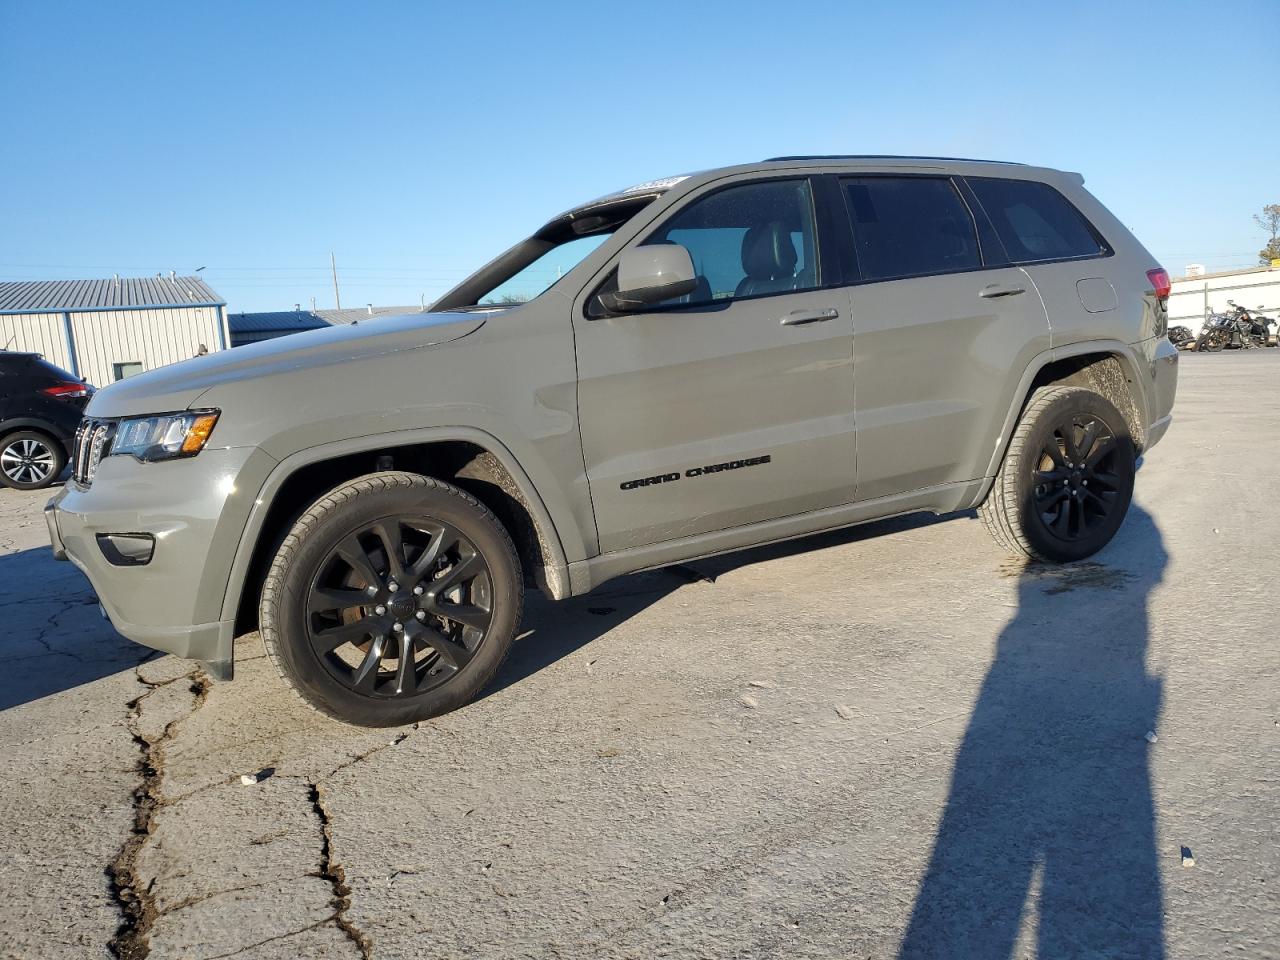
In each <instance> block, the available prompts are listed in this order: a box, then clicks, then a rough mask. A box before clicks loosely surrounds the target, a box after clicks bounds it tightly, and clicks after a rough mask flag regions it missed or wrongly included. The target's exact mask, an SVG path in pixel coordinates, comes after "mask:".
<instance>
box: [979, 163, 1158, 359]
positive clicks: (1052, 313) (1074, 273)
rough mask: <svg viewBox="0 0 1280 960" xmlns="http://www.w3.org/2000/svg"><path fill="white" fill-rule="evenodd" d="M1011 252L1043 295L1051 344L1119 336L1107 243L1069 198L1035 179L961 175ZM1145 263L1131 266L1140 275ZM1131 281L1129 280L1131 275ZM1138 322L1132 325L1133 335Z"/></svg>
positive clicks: (1117, 306)
mask: <svg viewBox="0 0 1280 960" xmlns="http://www.w3.org/2000/svg"><path fill="white" fill-rule="evenodd" d="M965 183H966V185H967V186H968V188H969V189H971V190H972V191H973V193H974V195H975V196H976V198H977V202H978V204H979V205H980V206H981V208H982V210H983V212H984V213H985V214H986V216H987V218H988V219H989V220H990V222H991V225H992V226H993V227H994V229H995V231H996V233H997V234H998V235H999V237H1000V241H1001V243H1002V245H1003V247H1004V249H1005V251H1006V252H1007V253H1008V255H1009V259H1010V260H1011V261H1012V262H1013V263H1016V264H1019V265H1020V266H1021V267H1022V268H1023V269H1024V270H1026V272H1027V275H1028V276H1030V277H1031V280H1032V282H1033V283H1034V284H1035V285H1036V289H1037V291H1038V292H1039V294H1040V296H1041V297H1042V298H1043V300H1044V302H1045V303H1046V304H1048V305H1049V325H1050V326H1051V327H1052V329H1053V345H1054V346H1055V347H1060V346H1064V345H1066V344H1069V343H1075V342H1078V341H1080V340H1090V339H1110V338H1114V337H1115V336H1116V329H1117V325H1118V324H1117V320H1116V310H1117V309H1118V308H1119V306H1120V299H1119V293H1118V292H1117V290H1116V287H1115V285H1114V284H1113V282H1112V281H1113V279H1114V274H1115V262H1114V261H1109V260H1107V259H1106V258H1109V257H1110V256H1111V253H1112V250H1111V247H1110V245H1108V243H1107V242H1106V240H1104V239H1103V237H1102V235H1101V234H1100V233H1099V232H1098V231H1097V229H1096V228H1095V227H1094V226H1093V225H1092V224H1091V223H1090V222H1089V221H1088V220H1087V219H1086V218H1085V216H1084V214H1082V213H1081V212H1080V211H1079V210H1078V209H1077V208H1076V207H1075V205H1074V204H1072V203H1071V201H1069V200H1068V199H1067V198H1066V197H1064V196H1063V195H1062V194H1061V193H1059V192H1058V191H1057V190H1056V189H1055V188H1054V187H1052V186H1050V185H1049V184H1047V183H1042V182H1040V181H1038V180H1013V179H1008V178H1004V177H966V178H965ZM1146 266H1147V265H1146V264H1145V263H1144V264H1142V265H1141V266H1140V267H1139V268H1138V269H1135V270H1133V274H1134V276H1135V277H1142V276H1143V273H1142V271H1143V270H1145V269H1146ZM1131 284H1132V281H1131ZM1140 329H1141V328H1140V327H1139V326H1138V325H1137V324H1136V323H1134V324H1133V336H1134V337H1135V338H1136V337H1137V336H1138V335H1139V331H1140Z"/></svg>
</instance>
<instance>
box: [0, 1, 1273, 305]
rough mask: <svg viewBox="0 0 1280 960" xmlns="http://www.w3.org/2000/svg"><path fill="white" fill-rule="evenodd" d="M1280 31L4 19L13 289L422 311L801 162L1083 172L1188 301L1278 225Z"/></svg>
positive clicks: (724, 15) (520, 8) (419, 7)
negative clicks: (570, 237) (859, 160)
mask: <svg viewBox="0 0 1280 960" xmlns="http://www.w3.org/2000/svg"><path fill="white" fill-rule="evenodd" d="M1278 37H1280V2H1277V0H1260V2H1230V0H1227V2H1221V3H1216V4H1204V3H1195V4H1192V3H1164V4H1153V3H1141V4H1139V3H1125V2H1122V0H1111V2H1107V3H1091V2H1085V3H1074V4H1066V3H1054V4H1039V3H1033V2H1022V3H984V2H974V3H929V2H913V3H893V4H889V3H885V4H875V5H871V4H868V5H861V4H857V3H849V2H842V3H831V4H819V3H814V4H803V3H776V2H775V3H751V2H736V3H711V2H708V3H691V2H687V0H686V2H675V3H667V2H646V3H644V4H636V5H624V4H619V5H616V6H611V5H609V4H604V3H598V2H597V3H581V4H577V3H554V2H547V3H538V4H533V3H512V4H504V3H467V4H452V3H451V4H428V3H392V2H374V3H355V2H347V3H333V4H323V3H308V4H301V3H297V4H290V3H236V2H230V0H219V2H218V3H216V4H215V3H209V4H199V5H197V4H173V3H167V4H154V5H150V4H145V3H130V4H110V3H98V2H94V3H88V2H85V3H62V2H56V0H46V2H39V3H37V2H27V3H21V4H20V3H18V2H16V0H0V103H3V105H4V117H5V120H6V123H5V131H6V139H7V141H8V142H7V144H6V146H5V148H4V149H3V150H0V189H2V191H3V194H2V197H0V199H2V200H3V203H2V205H0V210H3V212H4V215H3V229H0V280H16V279H29V278H31V279H38V278H62V277H95V276H109V275H111V274H112V273H117V272H118V273H120V274H122V275H146V274H154V273H156V272H160V271H166V272H167V271H168V270H176V271H178V272H179V273H189V272H191V271H192V270H194V269H195V268H196V267H199V266H204V267H206V269H205V271H204V273H203V276H205V277H206V278H207V279H208V281H209V283H210V284H211V285H212V286H213V287H214V289H216V290H217V291H218V292H219V293H221V294H222V295H223V297H224V298H225V299H226V300H227V301H228V303H229V305H230V309H232V310H270V309H290V308H292V306H293V304H294V303H302V304H303V305H304V307H305V306H307V305H309V303H310V298H311V297H315V298H316V303H317V306H320V307H331V306H333V289H332V285H331V283H330V280H329V274H328V266H329V251H330V250H333V251H334V252H335V254H336V256H337V259H338V266H339V275H340V279H341V282H342V298H343V305H344V306H359V305H361V304H364V303H368V302H373V303H375V304H410V303H417V302H418V300H419V298H420V296H422V295H425V296H426V299H427V300H428V302H429V301H430V300H431V299H432V298H433V297H434V296H437V295H439V294H440V293H441V292H443V291H444V290H445V289H446V288H447V287H448V286H450V285H451V284H452V283H453V282H454V281H456V280H457V279H460V278H461V277H462V276H464V275H465V274H466V273H468V272H470V270H471V269H474V268H475V267H476V266H479V265H480V264H481V263H482V262H484V261H485V260H487V259H489V258H490V257H491V256H493V255H494V254H496V253H497V252H499V251H500V250H501V249H503V248H505V247H506V246H508V245H510V244H511V243H512V242H514V241H516V240H518V239H519V238H520V237H521V236H523V235H525V234H526V233H528V232H529V231H530V230H532V229H533V228H535V227H536V226H537V225H538V224H539V223H540V222H541V221H542V220H544V219H546V218H547V217H549V216H551V215H553V214H555V213H557V212H559V211H560V210H562V209H564V208H566V207H568V206H571V205H573V204H575V203H578V202H580V201H582V200H586V199H590V198H592V197H594V196H598V195H600V194H603V193H607V192H610V191H611V190H614V189H616V188H620V187H624V186H626V185H628V184H630V183H633V182H636V181H641V180H648V179H652V178H655V177H659V176H664V175H667V174H673V173H679V172H682V171H688V170H696V169H702V168H705V167H709V166H718V165H722V164H729V163H736V162H742V161H747V160H755V159H760V158H763V157H767V156H774V155H777V154H788V153H826V152H831V153H836V152H847V153H931V154H941V155H954V156H975V157H991V158H995V159H1009V160H1022V161H1027V162H1032V163H1041V164H1045V165H1049V166H1056V167H1060V168H1066V169H1072V170H1079V171H1081V172H1082V173H1084V174H1085V178H1086V182H1087V184H1088V186H1089V187H1090V189H1091V190H1093V192H1094V193H1095V194H1097V195H1098V196H1099V197H1100V198H1101V199H1102V200H1103V201H1104V202H1105V203H1107V204H1108V205H1109V206H1110V207H1111V208H1112V209H1113V210H1114V211H1115V212H1116V213H1117V215H1119V217H1120V218H1121V219H1122V220H1123V221H1124V222H1125V223H1126V224H1128V225H1129V226H1130V228H1131V229H1133V230H1134V232H1135V233H1136V234H1137V235H1138V237H1139V238H1140V239H1141V240H1142V241H1143V242H1144V243H1145V244H1146V245H1147V247H1148V248H1149V249H1150V250H1151V251H1152V252H1153V253H1154V254H1155V255H1156V257H1157V258H1159V259H1160V260H1161V261H1162V262H1163V263H1164V264H1165V265H1166V266H1167V267H1168V268H1169V269H1170V271H1171V272H1173V273H1174V274H1175V275H1176V274H1179V273H1181V271H1182V268H1183V267H1184V266H1185V265H1186V264H1187V263H1189V262H1202V263H1205V264H1208V265H1209V266H1210V268H1211V269H1219V268H1223V269H1225V268H1229V267H1233V266H1242V265H1248V264H1250V263H1252V262H1254V259H1255V251H1256V250H1257V249H1259V248H1260V247H1261V246H1262V245H1263V242H1264V237H1263V236H1262V234H1261V232H1260V231H1259V230H1258V229H1257V228H1256V227H1255V226H1254V225H1253V223H1252V219H1251V216H1252V214H1253V213H1255V212H1257V211H1259V210H1260V209H1261V207H1262V206H1263V205H1264V204H1266V203H1280V92H1278V91H1277V89H1276V86H1275V81H1274V77H1275V76H1276V65H1277V60H1276V56H1277V48H1276V39H1277V38H1278Z"/></svg>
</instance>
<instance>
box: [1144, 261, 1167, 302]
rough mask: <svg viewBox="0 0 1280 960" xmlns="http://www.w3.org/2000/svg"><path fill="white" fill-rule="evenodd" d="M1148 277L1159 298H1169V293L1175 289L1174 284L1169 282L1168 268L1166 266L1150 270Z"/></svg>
mask: <svg viewBox="0 0 1280 960" xmlns="http://www.w3.org/2000/svg"><path fill="white" fill-rule="evenodd" d="M1147 279H1148V280H1150V281H1151V286H1152V287H1154V288H1155V291H1156V299H1157V300H1168V299H1169V294H1170V293H1171V292H1172V291H1173V284H1172V283H1170V282H1169V271H1168V270H1166V269H1165V268H1164V267H1156V268H1155V269H1154V270H1148V271H1147Z"/></svg>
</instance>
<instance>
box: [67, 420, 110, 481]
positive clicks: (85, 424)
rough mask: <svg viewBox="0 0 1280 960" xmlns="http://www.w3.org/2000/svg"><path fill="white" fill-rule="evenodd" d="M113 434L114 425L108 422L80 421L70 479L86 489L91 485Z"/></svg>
mask: <svg viewBox="0 0 1280 960" xmlns="http://www.w3.org/2000/svg"><path fill="white" fill-rule="evenodd" d="M114 434H115V424H114V423H112V422H111V421H109V420H91V419H89V418H85V419H84V420H82V421H80V427H79V429H77V430H76V442H75V456H74V458H73V459H72V463H71V477H72V479H74V480H75V481H76V482H77V483H81V484H84V485H85V486H86V487H87V486H89V485H90V484H91V483H93V477H94V474H96V473H97V472H98V464H99V463H101V462H102V458H103V457H104V456H106V454H107V452H108V451H109V450H110V449H111V439H112V437H113V436H114Z"/></svg>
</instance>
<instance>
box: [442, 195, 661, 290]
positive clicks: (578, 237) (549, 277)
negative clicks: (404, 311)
mask: <svg viewBox="0 0 1280 960" xmlns="http://www.w3.org/2000/svg"><path fill="white" fill-rule="evenodd" d="M680 179H683V178H672V179H671V180H663V181H653V182H652V183H646V184H641V185H640V186H639V187H633V188H631V189H630V190H624V191H623V192H622V193H619V194H613V195H611V196H608V197H604V198H602V199H600V200H596V201H593V202H592V203H589V204H586V205H585V206H581V207H576V208H574V209H573V210H570V211H569V212H568V213H563V214H561V215H560V216H558V217H556V218H555V219H554V220H552V221H551V222H550V223H548V224H546V225H545V226H544V227H543V228H542V229H541V230H539V231H538V232H537V233H535V234H534V235H533V236H531V237H529V238H528V239H526V240H522V241H521V242H520V243H517V244H516V245H515V246H514V247H512V248H511V249H510V250H508V251H507V252H506V253H504V254H502V256H500V257H498V258H497V259H496V260H494V261H493V262H492V263H490V264H488V265H486V266H484V267H481V268H480V269H479V270H477V271H476V272H475V273H473V274H472V275H471V276H469V277H467V279H466V280H463V281H462V283H460V284H458V285H457V286H456V287H454V288H453V289H452V290H450V291H449V292H448V293H446V294H445V295H444V296H443V297H441V298H440V299H439V300H437V301H436V302H435V303H433V304H432V305H431V309H432V310H471V309H488V310H492V309H494V308H495V307H503V306H508V305H515V304H520V303H527V302H528V301H530V300H533V299H534V298H535V297H539V296H541V295H542V294H544V293H546V292H547V291H548V290H550V289H551V288H552V287H553V286H555V284H556V282H557V281H558V280H559V279H560V278H561V277H563V276H564V275H565V274H567V273H569V271H571V270H572V269H573V268H574V267H576V266H577V265H578V264H579V263H581V262H582V261H583V260H584V259H586V258H587V257H588V256H589V255H590V254H591V253H592V252H593V251H595V250H596V249H597V248H599V247H600V246H601V244H603V243H604V242H605V241H606V240H608V239H609V238H610V237H611V236H613V234H614V233H615V232H617V230H618V229H619V228H620V227H622V226H623V225H624V224H625V223H626V222H627V221H628V220H630V219H631V218H632V217H634V216H635V215H636V214H637V213H639V212H640V211H641V210H643V209H644V208H645V207H647V206H648V205H649V204H651V203H652V202H653V201H654V200H656V199H657V198H658V197H660V196H661V195H662V194H663V193H664V192H665V191H666V190H667V189H668V188H669V187H670V186H671V184H672V183H676V182H679V180H680ZM637 191H638V192H637Z"/></svg>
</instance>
